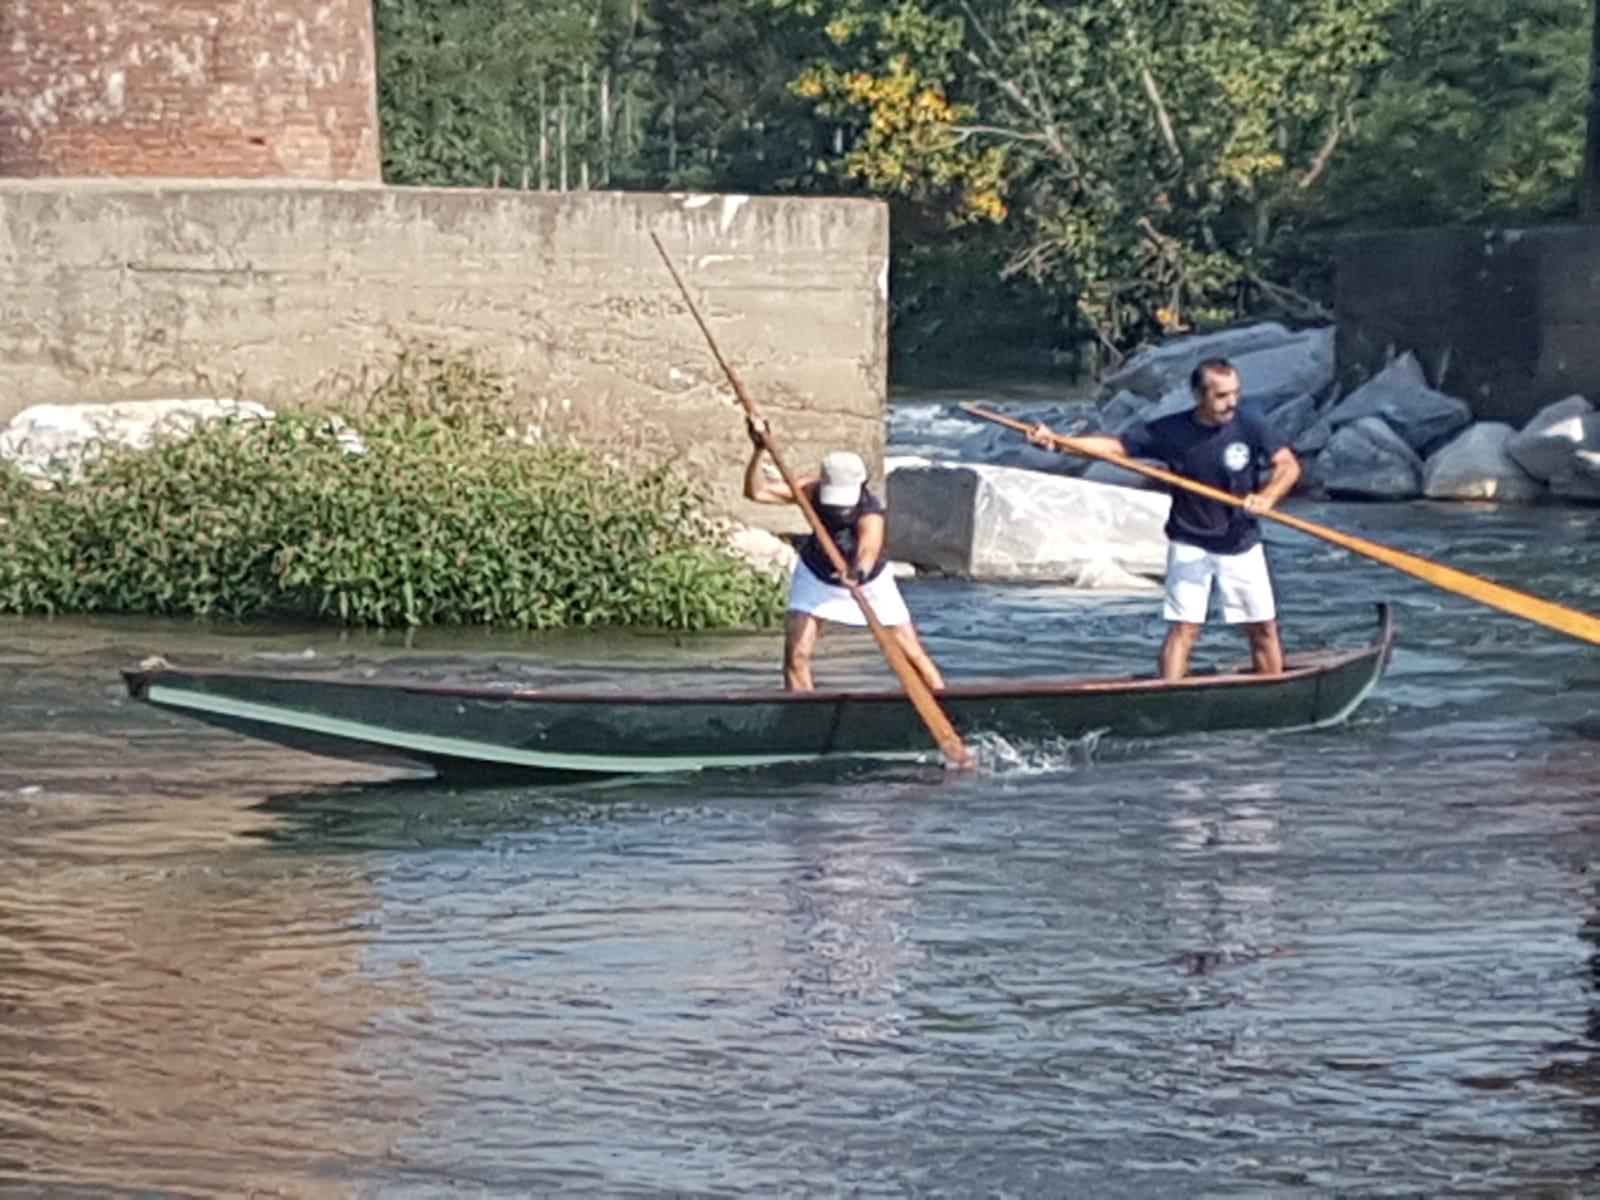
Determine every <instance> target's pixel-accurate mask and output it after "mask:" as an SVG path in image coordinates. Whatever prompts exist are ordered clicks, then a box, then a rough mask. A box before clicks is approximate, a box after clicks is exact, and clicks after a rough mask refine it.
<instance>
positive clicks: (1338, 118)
mask: <svg viewBox="0 0 1600 1200" xmlns="http://www.w3.org/2000/svg"><path fill="white" fill-rule="evenodd" d="M1343 134H1344V120H1343V114H1341V113H1334V115H1333V120H1332V121H1330V122H1329V123H1328V136H1327V137H1326V138H1324V139H1323V141H1322V146H1321V148H1320V149H1318V150H1317V156H1316V157H1315V158H1313V159H1312V160H1311V166H1310V168H1309V169H1308V170H1307V171H1306V173H1305V174H1304V175H1302V176H1300V180H1299V182H1298V183H1296V184H1295V187H1296V188H1298V189H1299V190H1300V191H1302V192H1305V191H1309V190H1311V188H1312V187H1313V186H1315V185H1316V182H1317V180H1319V179H1321V178H1322V174H1323V172H1324V171H1326V170H1327V169H1328V164H1329V163H1331V162H1332V161H1333V152H1334V151H1335V150H1336V149H1338V147H1339V139H1340V137H1342V136H1343Z"/></svg>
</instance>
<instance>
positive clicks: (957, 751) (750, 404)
mask: <svg viewBox="0 0 1600 1200" xmlns="http://www.w3.org/2000/svg"><path fill="white" fill-rule="evenodd" d="M650 240H651V241H652V242H654V243H655V246H656V250H657V251H658V252H659V253H660V255H661V261H662V262H663V263H665V264H666V266H667V270H668V271H669V272H670V273H671V275H672V281H673V282H674V283H676V284H677V285H678V291H679V292H681V293H682V294H683V302H684V303H685V304H686V305H688V306H689V315H690V316H692V317H693V318H694V321H695V324H696V325H698V326H700V332H701V333H702V334H704V335H705V339H706V345H707V346H709V347H710V348H711V356H712V357H713V358H715V359H716V360H717V365H718V366H719V367H721V368H722V373H723V375H724V376H726V377H727V380H728V386H729V387H731V388H733V394H734V395H735V396H736V397H738V400H739V404H740V406H741V407H742V408H743V409H744V412H745V416H746V417H747V418H749V420H751V421H752V422H759V423H760V427H761V429H762V430H764V432H762V433H761V435H760V436H761V442H762V445H763V446H764V447H765V449H766V451H767V453H768V454H769V455H770V456H771V458H772V461H773V462H774V463H776V464H777V467H778V471H779V473H780V474H781V475H782V476H783V481H784V483H786V484H788V485H789V491H790V492H791V493H792V494H793V496H794V502H795V503H796V504H797V505H799V507H800V512H801V513H802V514H803V515H804V516H805V519H806V524H807V525H810V526H811V532H812V533H813V534H815V535H816V538H817V544H818V545H820V546H821V547H822V549H823V552H824V553H826V554H827V556H828V561H829V562H831V563H832V564H833V569H834V570H835V571H837V572H838V573H839V578H840V580H842V581H843V585H844V587H845V588H846V589H847V590H848V591H849V593H850V595H851V597H852V598H853V599H854V600H855V602H856V604H857V605H858V606H859V607H860V609H861V615H862V616H863V617H865V618H866V619H867V627H868V628H869V629H871V630H872V636H873V637H874V638H876V639H877V642H878V649H880V650H881V651H883V656H884V658H886V659H888V660H889V666H890V667H891V668H893V670H894V673H895V674H896V675H897V676H898V677H899V679H900V684H901V686H902V687H904V688H905V690H906V696H907V697H908V698H909V699H910V700H911V704H912V707H914V708H915V709H916V710H917V715H918V716H920V717H921V718H922V723H923V724H924V725H926V726H927V727H928V732H929V733H930V734H932V735H933V740H934V742H935V743H936V744H937V745H938V747H939V749H940V751H941V752H942V753H943V754H944V756H945V758H946V759H948V760H949V761H950V762H951V764H952V765H954V766H957V767H966V766H970V765H971V764H972V752H971V751H970V750H968V749H967V746H966V743H965V742H963V741H962V740H961V735H960V734H959V733H957V732H956V728H955V726H954V725H952V724H951V723H950V718H949V717H947V716H945V714H944V710H943V709H942V708H940V707H939V702H938V701H937V700H935V699H934V696H933V690H932V689H931V688H929V687H928V685H927V683H926V682H925V681H924V680H923V678H922V676H921V675H919V674H918V673H917V669H916V667H914V666H913V665H912V664H911V660H910V659H908V658H907V657H906V653H905V651H904V650H902V649H901V648H900V643H899V642H898V641H896V640H895V636H894V634H892V633H890V632H889V628H888V626H886V625H885V624H884V623H883V622H882V621H880V620H879V619H878V614H877V613H875V612H873V611H872V604H871V602H870V601H869V600H868V599H867V596H866V593H865V592H864V591H863V590H862V587H861V585H860V584H859V583H856V582H855V581H854V580H853V579H851V578H850V576H849V571H850V564H849V563H847V562H846V561H845V559H844V555H843V554H841V553H839V547H838V546H836V545H835V544H834V541H833V537H832V536H831V535H830V534H829V533H828V527H827V526H826V525H824V524H823V523H822V518H821V517H819V516H818V515H817V510H816V508H815V507H813V505H812V503H811V500H810V498H809V497H808V496H807V495H806V493H805V491H804V489H802V488H801V486H800V484H799V482H798V480H796V478H795V476H794V473H793V472H792V471H790V470H789V464H788V463H786V462H785V461H784V460H783V455H782V454H780V453H779V451H778V447H777V444H776V443H775V442H774V441H773V439H772V433H771V431H770V430H767V429H766V422H765V420H764V419H763V418H762V416H761V412H760V410H759V409H757V408H756V404H755V401H754V400H752V399H751V398H750V393H749V392H747V391H746V390H745V387H744V384H742V383H741V382H739V377H738V376H737V375H735V374H734V371H733V368H732V367H731V366H729V365H728V360H727V359H726V358H724V357H723V355H722V350H721V349H720V348H719V347H718V345H717V339H716V338H715V337H713V336H712V333H711V327H710V326H709V325H707V324H706V320H705V318H704V317H702V316H701V315H700V309H699V308H698V307H696V305H695V302H694V298H693V297H692V296H690V295H689V288H688V285H687V284H685V283H684V282H683V276H681V275H679V274H678V268H677V267H676V266H675V265H674V264H673V261H672V256H671V255H669V254H668V253H667V248H666V247H665V246H663V245H662V244H661V239H660V238H658V237H657V236H656V235H655V233H654V232H652V233H651V234H650Z"/></svg>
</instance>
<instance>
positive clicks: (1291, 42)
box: [753, 0, 1401, 350]
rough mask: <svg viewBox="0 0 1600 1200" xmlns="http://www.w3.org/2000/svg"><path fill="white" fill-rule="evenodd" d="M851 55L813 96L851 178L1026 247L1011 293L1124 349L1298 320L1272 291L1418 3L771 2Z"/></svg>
mask: <svg viewBox="0 0 1600 1200" xmlns="http://www.w3.org/2000/svg"><path fill="white" fill-rule="evenodd" d="M753 2H754V3H756V4H759V5H767V6H771V7H775V8H778V9H780V10H793V11H797V12H800V13H803V14H805V15H808V16H810V17H811V18H812V19H813V20H815V21H817V22H818V23H819V24H820V25H821V26H822V27H823V28H824V29H825V30H826V33H827V36H828V39H829V41H830V43H831V50H830V51H829V53H827V54H826V56H824V57H822V58H819V60H818V61H817V62H816V63H815V64H814V65H812V66H811V67H810V68H809V69H808V70H806V71H805V72H803V73H802V74H801V75H800V77H799V78H798V80H797V81H796V84H795V86H796V90H797V91H799V92H800V93H801V94H802V95H805V96H808V97H810V98H812V99H813V100H814V101H815V102H816V103H817V104H818V105H819V108H820V109H821V110H822V111H823V112H824V113H827V114H830V115H833V116H835V117H839V118H844V117H847V116H850V115H852V114H853V115H854V116H855V118H856V120H855V124H854V127H853V139H852V141H851V143H850V145H849V147H848V149H847V150H846V152H845V154H844V156H843V161H842V169H843V170H844V171H845V172H846V173H847V174H848V175H849V176H851V177H853V178H855V179H858V180H860V181H862V182H863V183H865V184H866V185H867V186H869V187H871V188H872V189H873V190H875V191H879V192H882V193H887V194H898V195H902V196H908V197H912V198H914V199H916V200H917V201H918V202H920V203H923V204H925V205H929V206H932V207H934V208H937V209H938V210H939V211H941V212H942V213H943V214H944V215H945V217H946V218H947V219H948V220H950V221H953V222H962V221H978V220H986V221H995V222H1003V223H1004V224H1005V225H1006V226H1008V227H1009V230H1010V236H1009V241H1010V244H1011V256H1010V260H1009V262H1008V265H1007V267H1006V270H1007V272H1008V273H1011V274H1023V275H1026V276H1028V277H1030V278H1032V279H1034V280H1036V281H1038V282H1039V283H1041V284H1043V285H1045V286H1048V287H1050V288H1053V289H1059V290H1061V291H1063V292H1065V293H1066V294H1068V295H1071V296H1072V297H1073V298H1074V301H1075V304H1076V308H1077V311H1078V313H1079V314H1080V315H1081V318H1082V320H1083V321H1084V322H1085V323H1086V324H1087V325H1088V327H1089V328H1090V329H1092V330H1093V332H1094V334H1095V335H1096V336H1097V337H1098V338H1099V339H1100V341H1101V342H1102V344H1103V345H1105V346H1106V347H1107V348H1108V349H1112V350H1116V349H1120V348H1122V347H1126V346H1127V345H1129V344H1131V343H1133V342H1136V341H1138V340H1140V339H1142V338H1143V337H1145V336H1147V335H1150V334H1153V333H1162V332H1172V331H1175V330H1180V329H1185V328H1189V327H1192V326H1194V325H1198V324H1202V323H1207V322H1212V321H1217V320H1220V319H1224V318H1226V317H1229V316H1231V315H1233V314H1235V313H1237V312H1239V311H1240V310H1241V309H1242V308H1244V307H1246V306H1248V305H1250V304H1253V303H1257V302H1259V301H1260V300H1261V299H1262V297H1263V296H1265V297H1268V298H1270V299H1272V300H1274V301H1276V302H1278V303H1289V304H1300V303H1301V301H1300V298H1298V297H1295V296H1293V295H1292V294H1291V293H1289V292H1288V291H1287V290H1286V289H1284V288H1282V287H1281V286H1280V285H1279V284H1278V283H1277V282H1276V281H1274V280H1273V278H1272V277H1271V271H1270V266H1271V250H1272V248H1273V243H1274V239H1275V235H1276V234H1277V231H1278V229H1279V227H1280V225H1281V224H1282V223H1283V222H1284V221H1285V220H1287V219H1290V218H1292V217H1293V216H1294V215H1295V214H1296V213H1297V212H1298V211H1299V210H1301V209H1303V208H1304V207H1305V206H1306V203H1307V200H1308V197H1310V196H1311V195H1312V194H1314V192H1315V190H1316V189H1317V188H1318V187H1319V185H1320V184H1321V183H1322V182H1323V180H1324V179H1325V177H1326V174H1327V171H1328V168H1329V166H1330V164H1331V163H1332V161H1333V159H1334V156H1335V154H1336V152H1337V151H1338V149H1339V146H1340V144H1341V142H1342V140H1343V139H1344V138H1345V137H1346V136H1347V134H1348V132H1349V130H1350V128H1351V125H1352V121H1353V115H1354V106H1355V102H1356V100H1357V98H1358V96H1359V95H1360V94H1361V91H1362V88H1363V86H1364V84H1365V82H1366V79H1367V76H1368V74H1369V73H1370V72H1371V71H1372V70H1373V69H1374V68H1376V67H1377V66H1378V65H1379V64H1381V63H1383V62H1384V61H1385V60H1386V59H1387V57H1388V55H1389V42H1388V30H1387V28H1386V26H1385V24H1384V19H1385V18H1386V17H1387V16H1389V15H1390V14H1391V12H1392V11H1393V10H1394V9H1395V7H1396V6H1397V5H1398V4H1399V3H1401V0H1055V2H1047V0H753Z"/></svg>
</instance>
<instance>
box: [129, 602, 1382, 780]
mask: <svg viewBox="0 0 1600 1200" xmlns="http://www.w3.org/2000/svg"><path fill="white" fill-rule="evenodd" d="M1379 626H1380V627H1379V631H1378V634H1377V636H1376V637H1375V638H1374V639H1373V641H1372V642H1371V643H1370V644H1368V645H1366V646H1362V647H1358V648H1355V649H1350V650H1332V651H1321V652H1317V653H1315V654H1310V655H1305V656H1302V657H1300V658H1298V659H1294V660H1291V663H1290V666H1289V668H1288V669H1287V670H1286V671H1285V672H1284V674H1282V675H1279V676H1271V677H1265V676H1259V675H1253V674H1223V675H1209V676H1196V677H1194V678H1190V679H1186V680H1183V681H1181V682H1178V683H1163V682H1161V681H1160V680H1157V679H1151V678H1125V679H1052V680H1036V681H1026V682H1023V681H1004V682H995V683H988V684H966V685H956V686H952V687H950V688H949V689H947V690H946V691H945V692H944V693H942V694H941V696H940V702H941V704H942V705H943V706H944V709H945V711H946V712H947V713H948V714H949V717H950V720H951V721H952V722H953V723H954V725H955V726H956V728H957V729H959V730H960V731H961V733H962V734H963V736H965V737H967V738H972V737H974V736H976V735H979V734H996V735H999V736H1001V737H1004V738H1008V739H1014V740H1022V741H1036V740H1044V739H1050V738H1078V737H1082V736H1084V735H1086V734H1089V733H1092V732H1097V731H1098V732H1101V733H1102V734H1104V735H1105V736H1109V737H1118V738H1154V737H1169V736H1174V735H1182V734H1193V733H1206V732H1213V731H1217V730H1230V729H1286V728H1309V727H1316V726H1322V725H1329V724H1333V723H1336V722H1338V721H1342V720H1343V719H1344V718H1345V717H1347V716H1348V715H1349V714H1350V712H1351V711H1353V710H1354V709H1355V707H1356V706H1357V705H1358V704H1360V703H1361V701H1362V700H1363V699H1364V698H1365V697H1366V696H1367V694H1368V693H1369V692H1370V691H1371V690H1372V688H1373V687H1374V686H1375V685H1376V684H1377V682H1378V679H1379V677H1380V676H1381V675H1382V673H1383V669H1384V667H1385V665H1386V664H1387V662H1388V659H1389V655H1390V653H1391V650H1392V647H1393V642H1394V631H1393V622H1392V618H1391V615H1390V611H1389V609H1388V607H1387V606H1381V607H1380V622H1379ZM123 674H124V677H125V679H126V681H127V685H128V690H129V692H130V694H131V695H133V696H134V697H135V698H137V699H140V700H144V701H147V702H149V703H151V704H153V705H155V706H156V707H158V708H164V709H168V710H171V711H174V712H181V713H183V714H185V715H187V716H190V717H195V718H197V719H199V720H202V721H206V722H208V723H210V724H213V725H219V726H222V727H224V728H228V729H232V730H235V731H237V732H240V733H244V734H247V735H249V736H252V737H256V738H262V739H265V740H268V741H273V742H277V743H280V744H283V745H289V746H294V747H297V748H300V749H306V750H311V751H314V752H317V753H321V754H330V755H334V756H337V757H343V758H353V759H359V760H364V761H377V762H406V763H413V764H415V763H421V764H426V765H428V766H431V767H432V768H433V769H434V770H435V771H436V772H437V773H438V774H440V775H441V776H444V777H447V778H454V779H462V780H488V779H504V778H506V777H508V776H515V777H526V778H529V779H545V780H560V781H570V780H575V779H592V778H598V777H602V776H612V775H628V774H649V773H657V772H670V771H686V770H703V769H709V768H738V767H762V766H773V765H777V764H784V763H805V762H816V761H822V760H831V759H841V760H843V759H883V760H905V761H917V760H926V761H930V762H932V761H937V759H938V751H937V749H936V748H935V746H934V745H933V742H932V740H931V739H930V737H929V735H928V732H927V730H926V728H925V727H924V726H923V724H922V721H921V719H920V718H919V717H918V716H917V713H916V711H915V709H913V708H912V706H911V704H910V703H909V702H908V701H907V699H906V697H905V695H904V693H902V692H900V691H897V690H889V689H885V690H882V691H853V692H821V691H819V692H808V693H783V692H722V693H673V694H652V695H638V694H629V693H605V692H578V691H546V690H512V689H504V688H484V687H471V688H466V687H449V686H439V685H422V684H402V683H383V682H353V681H347V680H337V679H329V678H326V677H316V676H310V675H300V676H295V675H256V674H245V673H230V672H223V671H183V670H177V669H173V668H170V667H162V668H159V669H155V670H139V671H125V672H124V673H123Z"/></svg>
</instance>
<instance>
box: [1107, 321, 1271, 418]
mask: <svg viewBox="0 0 1600 1200" xmlns="http://www.w3.org/2000/svg"><path fill="white" fill-rule="evenodd" d="M1294 336H1295V335H1294V334H1292V333H1290V332H1289V331H1288V330H1287V329H1285V328H1284V327H1283V326H1282V325H1279V324H1278V323H1277V322H1276V321H1263V322H1260V323H1259V324H1255V325H1243V326H1240V327H1238V328H1236V329H1223V330H1219V331H1218V332H1216V333H1201V334H1193V335H1191V336H1189V337H1181V338H1174V339H1172V340H1171V341H1167V342H1163V343H1162V344H1161V345H1159V346H1152V347H1151V348H1150V349H1148V350H1141V351H1140V352H1139V353H1138V354H1135V355H1134V356H1133V357H1132V358H1130V359H1128V361H1127V362H1125V363H1123V364H1122V366H1121V367H1119V368H1118V369H1117V370H1116V371H1114V372H1112V373H1111V374H1110V375H1107V376H1106V377H1105V378H1104V379H1103V380H1102V381H1101V388H1102V390H1103V391H1105V392H1106V393H1107V394H1111V393H1114V392H1118V391H1129V392H1137V393H1138V394H1139V395H1141V396H1146V397H1149V398H1150V399H1155V398H1156V397H1157V396H1161V395H1164V394H1166V393H1167V392H1170V391H1171V390H1172V389H1173V388H1175V387H1183V388H1187V387H1188V386H1189V373H1190V372H1191V371H1193V370H1194V369H1195V367H1197V366H1199V365H1200V364H1201V363H1202V362H1204V361H1205V360H1206V359H1208V358H1229V359H1239V358H1242V357H1243V356H1245V355H1246V354H1251V353H1254V352H1256V351H1260V350H1267V349H1270V348H1272V347H1274V346H1280V345H1282V344H1283V343H1285V342H1287V341H1290V340H1291V339H1292V338H1294Z"/></svg>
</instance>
